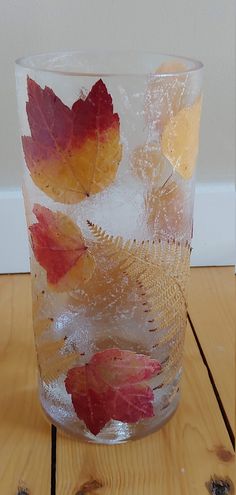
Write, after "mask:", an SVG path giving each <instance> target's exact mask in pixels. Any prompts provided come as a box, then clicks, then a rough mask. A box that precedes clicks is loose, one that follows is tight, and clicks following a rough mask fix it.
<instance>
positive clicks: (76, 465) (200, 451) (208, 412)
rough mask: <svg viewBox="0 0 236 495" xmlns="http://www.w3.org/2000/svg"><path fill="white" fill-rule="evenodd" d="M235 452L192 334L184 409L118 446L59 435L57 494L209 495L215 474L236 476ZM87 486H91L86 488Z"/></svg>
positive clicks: (188, 330)
mask: <svg viewBox="0 0 236 495" xmlns="http://www.w3.org/2000/svg"><path fill="white" fill-rule="evenodd" d="M233 460H234V457H233V451H232V448H231V444H230V440H229V437H228V433H227V431H226V428H225V425H224V422H223V420H222V416H221V413H220V411H219V408H218V404H217V401H216V399H215V396H214V393H213V390H212V387H211V384H210V381H209V378H208V374H207V371H206V368H205V366H204V364H203V362H202V359H201V356H200V354H199V351H198V348H197V346H196V343H195V340H194V337H193V334H192V331H191V329H190V327H188V329H187V338H186V351H185V374H184V379H183V396H182V401H181V405H180V407H179V409H178V411H177V413H176V414H175V416H174V417H173V419H172V420H171V421H170V422H169V423H168V424H167V425H166V426H164V428H163V429H161V430H160V431H159V432H157V433H155V434H153V435H151V436H149V437H146V438H145V439H143V440H139V441H136V442H131V443H127V444H123V445H117V446H109V447H108V446H98V445H89V444H85V443H80V442H78V441H76V440H73V439H71V438H69V437H67V436H66V435H64V434H63V433H60V432H58V439H57V492H56V493H57V495H65V494H66V495H75V494H76V493H81V494H82V493H85V492H83V491H80V490H82V488H81V487H83V486H84V484H86V483H88V482H91V483H92V481H94V483H95V482H97V483H100V485H101V488H98V489H97V490H95V491H91V493H94V494H97V495H157V494H159V493H160V494H161V495H190V494H191V495H207V493H208V492H207V488H206V486H205V483H206V482H208V481H209V480H210V478H211V475H214V474H216V475H218V476H219V477H221V478H224V477H226V476H229V477H230V478H231V479H232V477H233V472H234V463H233ZM85 486H86V485H85Z"/></svg>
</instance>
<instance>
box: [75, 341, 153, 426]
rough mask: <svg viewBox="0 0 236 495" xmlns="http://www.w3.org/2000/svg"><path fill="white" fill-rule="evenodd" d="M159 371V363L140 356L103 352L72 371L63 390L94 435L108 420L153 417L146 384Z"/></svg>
mask: <svg viewBox="0 0 236 495" xmlns="http://www.w3.org/2000/svg"><path fill="white" fill-rule="evenodd" d="M160 370H161V365H160V364H159V363H158V361H156V360H155V359H151V358H150V357H148V356H145V355H143V354H136V353H135V352H132V351H126V350H120V349H106V350H105V351H101V352H97V353H96V354H94V356H93V357H92V358H91V360H90V362H89V363H87V364H85V365H84V366H76V367H75V368H71V369H70V370H69V371H68V373H67V377H66V379H65V386H66V390H67V392H68V393H69V394H71V396H72V403H73V406H74V409H75V412H76V414H77V416H78V418H80V419H82V420H83V421H84V422H85V424H86V426H87V428H88V429H89V430H90V431H91V432H92V433H93V434H94V435H97V434H98V433H99V432H100V431H101V429H102V428H103V427H104V426H105V425H106V423H108V421H110V419H115V420H117V421H123V422H127V423H135V422H137V421H139V420H140V419H142V418H150V417H152V416H153V414H154V413H153V404H152V401H153V399H154V395H153V391H152V389H151V387H150V386H149V385H148V384H147V383H146V382H145V380H148V379H150V378H152V377H154V376H156V375H157V374H158V373H159V372H160Z"/></svg>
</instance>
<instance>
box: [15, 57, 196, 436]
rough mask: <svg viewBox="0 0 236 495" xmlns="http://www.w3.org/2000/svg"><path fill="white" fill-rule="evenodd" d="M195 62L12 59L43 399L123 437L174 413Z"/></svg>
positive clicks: (82, 429)
mask: <svg viewBox="0 0 236 495" xmlns="http://www.w3.org/2000/svg"><path fill="white" fill-rule="evenodd" d="M202 72H203V71H202V64H201V63H199V62H196V61H192V60H188V59H184V58H179V57H178V58H177V57H170V56H165V55H158V54H155V53H142V54H137V53H130V52H129V53H109V52H108V53H79V52H69V53H50V54H42V55H35V56H32V57H27V58H23V59H20V60H18V61H17V62H16V84H17V97H18V109H19V118H20V129H21V140H22V148H23V156H24V163H25V167H24V181H23V193H24V200H25V210H26V217H27V225H28V230H29V239H30V246H31V275H32V295H33V326H34V334H35V342H36V350H37V356H38V368H39V391H40V401H41V404H42V407H43V410H44V411H45V413H46V415H47V417H48V418H49V419H50V421H51V422H52V423H54V424H55V425H56V426H59V427H60V428H62V429H63V430H65V431H66V432H68V433H71V434H72V435H75V436H77V437H79V438H83V439H87V440H88V441H90V442H98V443H111V444H112V443H119V442H123V441H126V440H128V439H135V438H140V437H142V436H145V435H147V434H148V433H151V432H153V431H155V430H157V429H158V428H160V427H161V426H162V425H163V424H164V423H165V422H166V421H167V420H168V419H169V418H170V417H171V416H172V415H173V413H174V412H175V410H176V407H177V405H178V402H179V382H180V376H181V369H182V354H183V345H184V334H185V327H186V315H187V303H186V285H187V280H188V275H189V258H190V252H191V247H190V244H191V237H192V212H193V198H194V168H195V160H196V156H197V151H198V135H199V121H200V111H201V99H202V96H201V90H202Z"/></svg>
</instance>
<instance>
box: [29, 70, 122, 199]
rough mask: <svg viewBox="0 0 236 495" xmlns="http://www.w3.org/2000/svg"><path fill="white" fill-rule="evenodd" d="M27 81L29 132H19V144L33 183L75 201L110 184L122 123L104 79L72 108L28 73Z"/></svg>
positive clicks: (50, 194)
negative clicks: (20, 133) (25, 133)
mask: <svg viewBox="0 0 236 495" xmlns="http://www.w3.org/2000/svg"><path fill="white" fill-rule="evenodd" d="M27 87H28V102H27V103H26V111H27V115H28V122H29V126H30V131H31V136H23V137H22V145H23V150H24V155H25V160H26V164H27V167H28V169H29V171H30V174H31V177H32V179H33V181H34V183H35V184H36V185H37V186H38V187H39V188H40V189H41V190H42V191H44V192H45V193H46V194H47V195H48V196H50V197H51V198H52V199H54V200H55V201H58V202H61V203H78V202H80V201H82V200H83V199H85V198H86V197H89V196H90V195H92V194H96V193H98V192H100V191H102V190H103V189H104V188H106V187H107V186H109V185H110V184H111V182H112V181H113V180H114V179H115V176H116V172H117V168H118V165H119V162H120V160H121V144H120V130H119V128H120V124H119V116H118V114H117V113H113V104H112V98H111V96H110V95H109V93H108V91H107V88H106V86H105V84H104V83H103V81H102V80H101V79H99V80H98V81H97V82H96V83H95V84H94V86H93V87H92V89H91V91H90V92H89V94H88V95H87V97H86V98H85V99H83V98H80V99H79V100H77V101H76V102H75V103H74V104H73V106H72V108H71V109H70V108H69V107H67V106H66V105H65V104H64V103H63V102H62V101H61V100H60V99H59V98H58V97H57V96H56V95H55V93H54V92H53V90H52V89H51V88H49V87H47V86H46V87H45V88H44V89H42V88H41V87H40V86H39V85H38V84H37V83H36V82H35V81H33V80H32V79H30V78H29V77H28V80H27Z"/></svg>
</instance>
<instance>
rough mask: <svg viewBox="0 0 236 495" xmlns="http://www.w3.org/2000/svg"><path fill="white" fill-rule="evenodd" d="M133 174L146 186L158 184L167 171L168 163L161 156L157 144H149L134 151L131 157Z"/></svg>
mask: <svg viewBox="0 0 236 495" xmlns="http://www.w3.org/2000/svg"><path fill="white" fill-rule="evenodd" d="M131 166H132V169H133V171H134V173H135V174H136V175H137V176H138V177H139V178H140V179H142V180H143V181H145V182H146V183H147V184H154V183H155V184H156V185H157V184H159V182H160V180H161V179H162V178H163V174H164V173H165V172H166V170H168V162H167V160H166V158H165V157H164V156H163V155H162V154H161V152H160V150H159V146H158V143H155V142H151V143H146V144H144V145H142V146H138V147H137V148H135V149H134V151H133V153H132V155H131Z"/></svg>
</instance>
